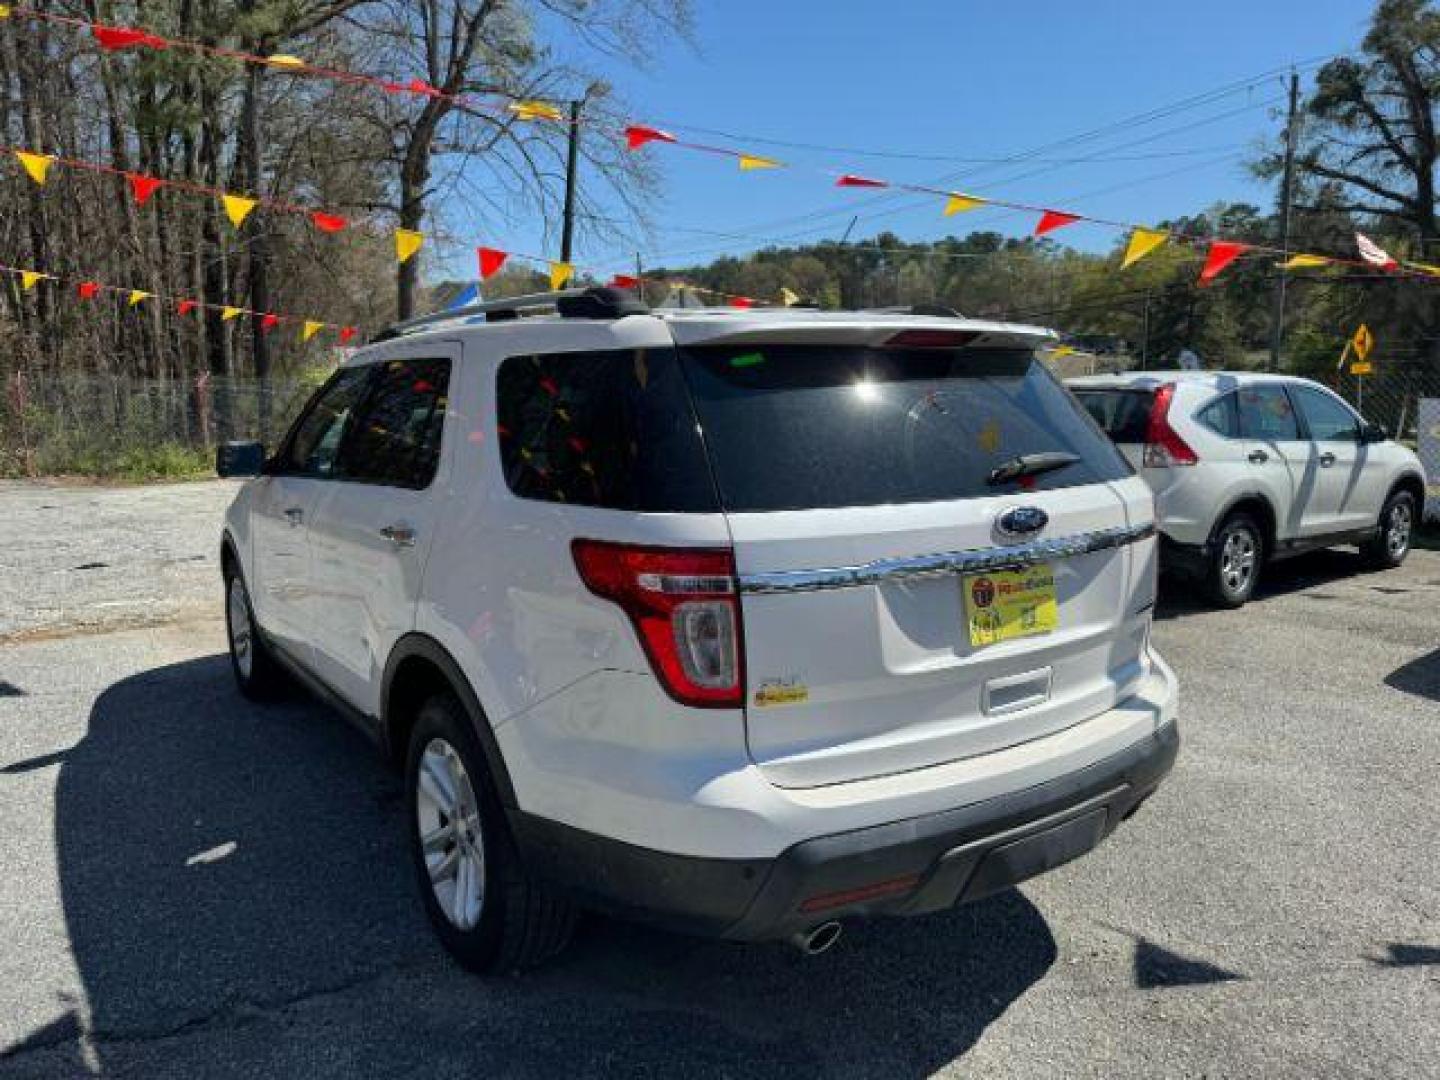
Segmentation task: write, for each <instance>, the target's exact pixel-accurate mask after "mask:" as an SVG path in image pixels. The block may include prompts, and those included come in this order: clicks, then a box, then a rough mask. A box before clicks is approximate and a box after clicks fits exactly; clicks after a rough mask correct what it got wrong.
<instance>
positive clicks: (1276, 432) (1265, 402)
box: [1237, 385, 1300, 442]
mask: <svg viewBox="0 0 1440 1080" xmlns="http://www.w3.org/2000/svg"><path fill="white" fill-rule="evenodd" d="M1237 393H1238V394H1239V398H1240V431H1241V433H1242V434H1243V435H1244V436H1245V437H1246V438H1247V439H1266V440H1268V441H1270V442H1284V441H1285V440H1287V439H1298V438H1299V437H1300V427H1299V425H1298V424H1297V423H1296V421H1295V410H1294V408H1292V407H1291V405H1290V395H1289V394H1287V393H1285V388H1284V387H1283V386H1273V385H1272V386H1266V385H1260V386H1245V387H1242V388H1241V389H1240V390H1239V391H1237Z"/></svg>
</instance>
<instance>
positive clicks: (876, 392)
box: [855, 377, 880, 403]
mask: <svg viewBox="0 0 1440 1080" xmlns="http://www.w3.org/2000/svg"><path fill="white" fill-rule="evenodd" d="M855 396H856V397H857V398H859V399H860V400H861V401H864V402H866V403H869V402H872V401H875V400H877V399H878V398H879V397H880V388H879V387H878V386H876V385H875V383H874V381H872V380H871V379H869V378H868V377H867V378H864V379H860V380H859V381H858V382H856V383H855Z"/></svg>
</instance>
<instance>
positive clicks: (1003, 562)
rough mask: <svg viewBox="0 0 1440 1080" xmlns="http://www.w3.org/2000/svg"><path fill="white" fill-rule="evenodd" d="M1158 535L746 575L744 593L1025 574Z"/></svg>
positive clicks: (1088, 537) (1069, 539) (1059, 540)
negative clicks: (1005, 572) (1008, 572)
mask: <svg viewBox="0 0 1440 1080" xmlns="http://www.w3.org/2000/svg"><path fill="white" fill-rule="evenodd" d="M1154 535H1155V523H1154V522H1153V521H1151V522H1146V523H1145V524H1144V525H1126V526H1124V527H1122V528H1117V529H1101V530H1099V531H1097V532H1089V533H1080V534H1079V535H1077V536H1064V537H1056V538H1055V539H1051V540H1031V541H1030V542H1028V543H1025V544H1015V545H1014V546H1012V547H991V548H974V549H971V550H969V551H949V552H945V553H943V554H940V555H914V556H911V557H909V558H904V559H878V560H876V561H875V562H872V563H866V564H865V565H864V566H841V567H835V568H834V569H829V570H775V571H770V572H768V573H759V574H741V575H740V591H741V592H744V593H785V592H815V591H817V590H820V589H849V588H853V587H854V586H856V585H875V584H878V583H880V582H882V581H899V580H904V579H905V578H918V577H934V576H935V575H937V574H973V573H977V572H979V571H981V570H1019V569H1022V568H1024V567H1026V566H1034V565H1035V564H1036V563H1042V562H1049V561H1051V560H1052V559H1068V558H1073V557H1074V556H1076V555H1088V554H1089V553H1090V552H1092V551H1104V550H1106V549H1108V548H1117V547H1123V546H1125V545H1126V544H1134V543H1137V542H1138V541H1141V540H1146V539H1148V538H1149V537H1151V536H1154Z"/></svg>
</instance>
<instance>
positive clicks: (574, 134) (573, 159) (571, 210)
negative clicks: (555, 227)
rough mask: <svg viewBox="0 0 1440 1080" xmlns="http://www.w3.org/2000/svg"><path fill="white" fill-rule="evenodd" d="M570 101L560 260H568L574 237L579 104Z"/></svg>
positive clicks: (578, 156)
mask: <svg viewBox="0 0 1440 1080" xmlns="http://www.w3.org/2000/svg"><path fill="white" fill-rule="evenodd" d="M581 104H582V103H581V102H579V101H572V102H570V149H569V153H568V154H567V155H566V157H565V223H564V226H563V229H562V231H561V233H560V261H561V262H569V261H570V245H571V241H572V240H573V239H574V237H575V172H576V169H577V168H578V166H579V164H580V161H579V159H580V106H581Z"/></svg>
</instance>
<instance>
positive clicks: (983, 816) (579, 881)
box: [514, 723, 1180, 941]
mask: <svg viewBox="0 0 1440 1080" xmlns="http://www.w3.org/2000/svg"><path fill="white" fill-rule="evenodd" d="M1179 745H1180V735H1179V731H1178V728H1177V725H1175V724H1174V723H1171V724H1167V725H1166V726H1165V727H1163V728H1160V729H1159V730H1157V731H1155V732H1154V733H1153V734H1151V735H1148V736H1146V737H1145V738H1144V739H1142V740H1140V741H1139V742H1136V743H1135V744H1133V745H1132V746H1130V747H1127V748H1126V749H1125V750H1123V751H1121V752H1120V753H1118V754H1115V755H1113V756H1111V757H1109V758H1106V759H1105V760H1103V761H1100V762H1097V763H1095V764H1094V765H1091V766H1089V767H1088V768H1085V769H1081V770H1079V771H1078V772H1075V773H1072V774H1069V775H1067V776H1062V777H1059V778H1057V779H1055V780H1052V781H1049V782H1047V783H1044V784H1038V785H1035V786H1034V787H1030V788H1026V789H1024V790H1021V791H1016V792H1012V793H1010V794H1008V795H1004V796H1000V797H998V798H994V799H987V800H985V801H983V802H978V803H972V804H969V805H967V806H960V807H956V808H955V809H953V810H945V811H941V812H939V813H935V814H928V815H925V816H924V817H920V818H910V819H907V820H904V821H897V822H892V823H889V824H885V825H876V826H872V827H870V828H866V829H858V830H854V831H851V832H845V833H837V834H834V835H831V836H823V837H818V838H816V839H814V840H807V841H804V842H803V843H800V844H796V845H795V846H794V847H791V848H789V849H788V850H787V851H785V852H783V853H782V854H781V855H780V856H778V857H777V858H775V859H755V860H742V859H705V858H692V857H688V856H683V855H673V854H669V853H665V852H658V851H652V850H650V849H647V848H641V847H637V846H635V845H631V844H625V843H622V842H620V841H616V840H611V839H608V838H606V837H601V836H597V835H595V834H593V833H588V832H584V831H582V830H579V829H573V828H570V827H569V826H566V825H560V824H557V823H556V822H553V821H549V820H547V819H544V818H537V817H534V816H532V815H527V814H524V813H518V814H517V815H516V816H515V820H514V828H515V834H516V839H517V841H518V842H519V844H520V847H521V851H522V854H523V857H524V858H525V860H526V862H527V865H528V866H529V867H530V868H531V869H532V870H533V871H535V872H537V873H539V874H542V875H543V876H545V877H546V878H548V879H550V880H552V881H554V882H555V883H557V884H559V885H561V886H562V887H564V888H566V889H568V890H569V891H571V892H572V893H574V894H575V895H576V896H577V897H578V898H579V899H580V900H581V901H582V902H587V903H589V904H592V905H595V906H599V907H602V908H604V909H607V910H610V911H615V912H618V913H620V914H623V915H628V916H631V917H638V918H641V919H643V920H645V921H647V922H652V923H657V924H659V925H662V926H667V927H670V928H672V929H677V930H682V931H687V932H692V933H700V934H705V935H707V936H719V937H725V938H730V939H734V940H742V941H756V940H766V939H771V938H780V937H785V936H787V935H788V934H790V933H793V932H795V931H797V930H801V929H805V928H808V927H811V926H814V925H815V924H816V923H819V922H823V921H826V920H828V919H834V918H841V917H846V916H852V915H877V914H885V915H920V914H924V913H926V912H930V911H938V910H941V909H943V908H948V907H951V906H953V905H955V904H957V903H967V902H969V901H971V900H977V899H980V898H981V897H983V896H986V895H989V894H990V893H993V892H997V891H999V890H1001V889H1005V888H1008V887H1009V886H1011V885H1014V884H1016V883H1018V882H1021V881H1024V880H1026V879H1027V878H1030V877H1033V876H1035V875H1036V874H1039V873H1043V872H1044V871H1046V870H1050V869H1052V868H1054V867H1056V866H1059V865H1061V864H1062V863H1065V862H1068V861H1070V860H1071V859H1074V858H1076V857H1078V856H1080V855H1083V854H1084V853H1085V852H1087V851H1089V850H1091V849H1092V848H1094V847H1095V846H1096V845H1097V844H1099V843H1100V842H1101V841H1102V840H1103V839H1104V838H1105V837H1106V836H1108V835H1109V834H1110V832H1111V831H1112V830H1113V829H1114V828H1115V827H1116V825H1118V824H1119V823H1120V822H1121V821H1122V820H1124V819H1125V818H1126V817H1128V816H1129V815H1130V814H1131V813H1133V812H1134V810H1135V808H1136V807H1137V806H1138V805H1139V804H1140V802H1142V801H1143V800H1144V799H1145V798H1146V797H1147V796H1148V795H1149V794H1150V793H1151V792H1153V791H1154V790H1155V788H1156V786H1157V785H1158V784H1159V783H1160V781H1161V780H1162V779H1163V778H1164V777H1165V775H1166V774H1167V773H1168V772H1169V771H1170V769H1171V767H1172V766H1173V764H1174V762H1175V756H1176V754H1177V752H1178V750H1179ZM877 884H880V885H884V886H885V887H884V888H882V889H879V890H876V888H875V887H876V886H877ZM877 891H878V895H876V892H877ZM852 897H853V898H854V899H851V898H852ZM817 898H820V900H821V901H822V904H823V906H821V907H819V908H817V907H816V906H815V902H816V900H817ZM807 900H808V901H811V904H810V905H808V906H807V905H806V901H807ZM832 901H833V904H832Z"/></svg>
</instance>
